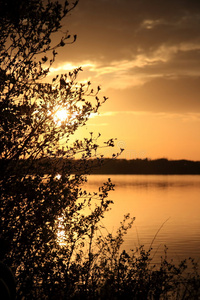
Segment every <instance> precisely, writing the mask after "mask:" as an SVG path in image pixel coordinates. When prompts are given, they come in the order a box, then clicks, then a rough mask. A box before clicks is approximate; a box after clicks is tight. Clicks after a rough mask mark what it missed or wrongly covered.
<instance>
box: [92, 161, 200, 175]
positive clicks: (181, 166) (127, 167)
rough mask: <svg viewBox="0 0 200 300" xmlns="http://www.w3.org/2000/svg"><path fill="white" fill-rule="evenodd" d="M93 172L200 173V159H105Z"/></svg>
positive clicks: (122, 173)
mask: <svg viewBox="0 0 200 300" xmlns="http://www.w3.org/2000/svg"><path fill="white" fill-rule="evenodd" d="M91 173H92V174H111V175H112V174H119V175H120V174H121V175H126V174H135V175H140V174H141V175H200V161H190V160H168V159H165V158H162V159H156V160H150V159H133V160H126V159H105V160H104V163H103V164H102V166H101V167H98V168H95V169H94V170H92V172H91Z"/></svg>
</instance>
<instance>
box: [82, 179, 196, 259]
mask: <svg viewBox="0 0 200 300" xmlns="http://www.w3.org/2000/svg"><path fill="white" fill-rule="evenodd" d="M109 177H111V179H112V182H113V183H114V184H115V185H116V187H115V191H114V192H110V197H109V198H110V199H111V200H114V205H112V210H111V211H109V212H107V213H106V216H105V218H104V220H103V224H104V225H105V226H106V228H107V229H108V230H109V231H112V232H115V231H116V229H117V228H118V226H119V223H120V221H121V220H122V219H123V215H125V214H126V213H128V212H130V214H131V216H134V217H136V220H135V222H134V225H133V227H132V228H131V229H130V230H129V232H128V234H127V235H126V236H125V241H124V245H123V248H124V249H126V250H129V249H131V248H134V247H136V246H139V245H145V247H146V249H147V248H148V247H149V246H150V245H151V242H152V240H153V239H154V237H155V235H156V233H157V231H158V230H159V228H160V227H161V226H162V224H163V223H164V222H165V221H166V220H167V219H168V220H167V222H166V223H165V224H164V225H163V227H162V228H161V229H160V231H159V233H158V234H157V236H156V238H155V241H154V243H153V248H154V249H153V251H157V252H156V255H155V259H159V257H160V256H161V255H164V252H163V249H164V245H167V247H168V248H169V250H168V257H169V258H173V259H174V260H176V261H180V260H181V259H184V258H186V257H189V256H192V257H194V258H196V259H197V260H198V259H200V197H199V195H200V176H199V175H91V176H89V181H88V183H87V185H86V187H87V190H90V191H97V190H98V187H99V186H100V185H101V184H102V183H103V182H105V181H106V179H107V178H109ZM156 249H157V250H156Z"/></svg>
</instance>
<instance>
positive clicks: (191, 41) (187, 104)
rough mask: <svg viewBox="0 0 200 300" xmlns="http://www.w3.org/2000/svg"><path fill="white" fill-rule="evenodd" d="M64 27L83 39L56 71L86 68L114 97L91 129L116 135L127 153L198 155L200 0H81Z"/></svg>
mask: <svg viewBox="0 0 200 300" xmlns="http://www.w3.org/2000/svg"><path fill="white" fill-rule="evenodd" d="M65 29H69V31H70V33H71V34H77V41H76V42H75V43H74V44H73V45H69V46H66V47H64V48H62V49H60V50H59V51H58V53H59V55H58V56H57V61H56V62H55V64H54V68H52V74H53V73H54V72H55V73H66V72H67V71H69V70H70V69H72V68H73V67H77V66H82V68H83V70H84V72H82V74H81V77H80V79H83V80H85V79H86V80H90V81H91V82H92V83H93V85H94V87H95V86H96V85H101V87H102V95H105V96H108V97H109V100H108V102H106V103H105V104H104V106H103V107H102V108H101V110H100V112H101V114H100V115H99V116H97V117H94V118H92V119H91V120H90V121H89V122H88V125H87V129H88V132H90V131H94V132H97V133H98V132H100V133H101V134H102V136H103V138H104V140H106V139H108V138H111V137H116V138H117V142H116V150H118V149H119V148H120V147H122V148H125V149H126V150H125V152H124V153H123V155H122V158H127V159H134V158H145V157H148V158H151V159H155V158H162V157H165V158H168V159H191V160H200V1H199V0H168V1H162V2H161V1H158V0H157V1H149V0H80V2H79V4H78V6H77V7H76V9H75V10H74V11H73V12H72V13H71V15H70V16H69V17H68V18H67V19H66V21H65V23H64V28H63V29H62V30H65ZM117 148H118V149H117ZM107 154H108V153H105V155H107Z"/></svg>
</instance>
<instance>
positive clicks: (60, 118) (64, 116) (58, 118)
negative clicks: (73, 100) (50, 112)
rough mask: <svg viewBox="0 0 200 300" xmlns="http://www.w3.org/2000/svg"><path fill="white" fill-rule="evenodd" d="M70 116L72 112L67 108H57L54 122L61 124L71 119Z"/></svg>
mask: <svg viewBox="0 0 200 300" xmlns="http://www.w3.org/2000/svg"><path fill="white" fill-rule="evenodd" d="M69 116H70V114H69V112H68V110H67V109H66V108H60V109H57V110H56V112H55V113H54V122H55V123H57V124H58V125H59V126H60V125H61V124H62V123H65V122H66V121H67V120H68V119H69Z"/></svg>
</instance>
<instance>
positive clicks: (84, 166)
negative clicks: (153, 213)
mask: <svg viewBox="0 0 200 300" xmlns="http://www.w3.org/2000/svg"><path fill="white" fill-rule="evenodd" d="M77 4H78V1H75V2H73V1H72V2H70V3H69V2H68V1H54V0H49V1H43V0H29V1H27V0H20V1H13V0H7V1H0V299H2V300H3V299H9V300H11V299H19V300H30V299H36V300H37V299H38V300H43V299H45V300H48V299H49V300H53V299H57V300H66V299H74V300H76V299H98V300H99V299H113V300H114V299H144V300H148V299H149V300H151V299H155V300H156V299H195V300H196V299H198V298H199V297H200V284H199V283H200V278H199V274H198V271H197V270H198V267H197V265H196V263H195V262H193V261H192V260H189V262H186V261H183V262H181V263H180V265H178V266H175V265H174V264H173V262H168V261H167V259H166V257H164V258H163V259H161V263H160V264H159V265H156V266H154V265H153V261H152V260H151V250H147V251H145V250H144V248H143V247H140V248H139V249H134V250H130V252H129V253H127V252H124V251H122V250H121V246H122V244H123V237H124V235H125V234H126V232H127V230H128V229H129V228H130V227H131V226H132V224H133V222H134V218H131V217H130V216H129V215H127V216H125V217H124V220H122V222H121V224H120V227H119V229H118V231H117V232H116V234H111V233H109V232H107V231H106V229H105V228H103V227H102V226H101V222H100V221H101V220H102V218H104V216H105V213H106V211H107V210H109V209H110V205H111V204H112V200H111V199H109V191H111V190H113V189H114V185H113V184H112V182H111V180H110V179H109V178H108V180H107V182H105V183H104V184H103V185H102V186H100V187H99V192H98V193H89V192H87V191H85V189H84V183H85V182H86V181H87V177H86V175H87V174H91V173H94V172H96V170H98V172H100V170H101V172H103V173H104V172H105V169H100V167H102V168H105V166H107V172H109V174H110V173H116V172H117V173H119V167H116V166H117V164H118V163H119V164H120V163H121V162H122V164H123V168H124V172H125V169H126V172H128V171H129V172H130V171H131V170H132V171H131V172H133V169H134V168H135V170H137V172H138V170H139V169H140V168H141V170H144V169H145V168H143V166H142V164H143V163H144V165H145V164H146V165H147V166H148V164H152V163H151V162H148V161H144V162H143V161H140V166H137V163H138V161H136V162H134V163H135V166H133V165H131V164H133V162H128V161H124V162H123V161H121V160H119V161H118V160H116V161H113V160H110V161H107V160H105V162H104V161H103V160H102V158H101V157H100V158H97V153H98V148H99V147H104V146H106V147H114V142H113V139H110V140H108V141H106V142H104V144H103V145H102V146H101V145H99V143H98V138H99V135H95V134H93V133H89V134H88V137H86V138H83V139H82V140H77V141H75V142H74V143H71V142H70V138H71V136H72V135H73V134H74V133H75V131H76V130H77V129H78V128H79V127H80V126H83V125H85V123H86V122H87V120H88V118H89V117H90V115H91V114H93V113H97V112H98V110H99V107H100V106H101V105H102V104H103V103H104V102H105V101H106V100H107V98H106V97H102V100H100V98H99V91H100V88H99V87H98V88H97V89H96V91H95V89H93V88H91V87H90V85H91V83H90V82H87V83H84V84H82V83H80V82H78V79H77V77H78V73H79V72H80V71H81V68H78V69H75V70H74V71H72V72H69V73H67V74H62V75H60V76H56V77H55V78H53V79H52V81H51V82H50V83H49V82H47V81H45V80H46V76H47V75H48V74H49V71H50V68H51V66H52V64H53V63H54V61H55V59H56V56H57V55H58V53H57V49H58V48H60V47H64V46H65V44H70V43H73V42H75V40H76V36H75V35H74V36H71V35H69V33H68V32H66V33H63V31H61V28H62V26H61V24H62V22H61V21H62V20H63V19H64V18H65V17H66V16H67V15H69V13H71V11H72V10H73V9H74V8H75V7H76V5H77ZM52 34H54V36H55V34H58V35H57V36H56V41H57V42H55V43H53V38H52ZM60 35H62V36H60ZM59 110H67V112H68V114H67V115H68V117H67V118H66V119H64V120H60V119H59V117H58V115H57V112H59ZM60 141H62V143H60ZM118 154H120V153H118ZM118 154H115V157H118ZM80 156H81V158H82V159H79V160H76V158H77V157H79V158H80ZM91 157H96V158H97V159H96V160H93V161H92V160H91ZM162 163H163V164H162ZM109 164H111V165H110V166H109ZM122 164H121V165H120V168H122ZM129 164H130V165H129ZM155 165H157V166H160V167H159V170H160V172H161V170H166V166H167V165H168V162H166V161H162V160H161V161H160V163H157V164H155ZM128 166H130V167H128ZM150 169H151V172H155V170H154V171H153V168H152V166H151V168H150ZM108 170H109V171H108ZM142 172H143V171H142ZM57 175H59V176H57ZM188 263H189V264H191V266H190V269H187V267H186V266H187V264H188ZM187 270H189V271H187Z"/></svg>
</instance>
